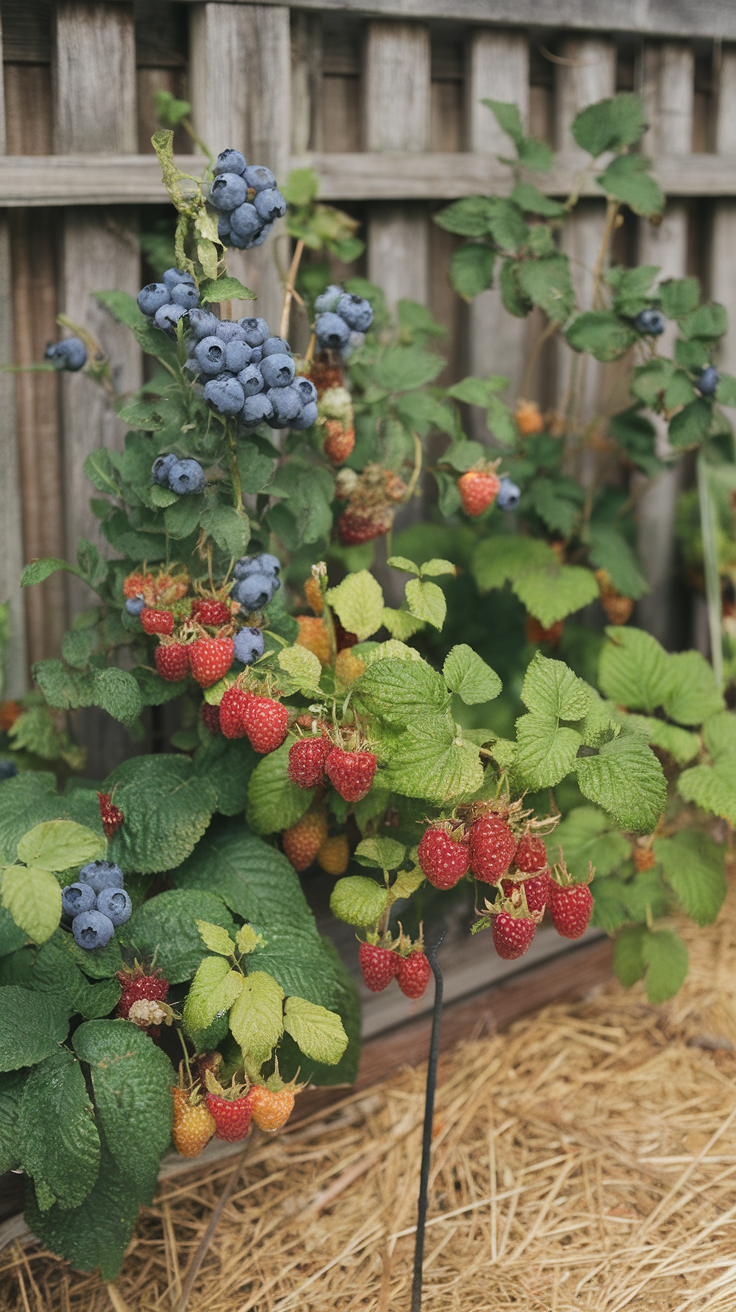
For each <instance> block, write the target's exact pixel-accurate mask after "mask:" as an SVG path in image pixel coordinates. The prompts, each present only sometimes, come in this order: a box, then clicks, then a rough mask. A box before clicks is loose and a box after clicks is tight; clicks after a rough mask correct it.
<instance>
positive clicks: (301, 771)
mask: <svg viewBox="0 0 736 1312" xmlns="http://www.w3.org/2000/svg"><path fill="white" fill-rule="evenodd" d="M331 747H332V744H331V743H330V742H329V740H328V739H327V738H317V737H315V736H312V737H311V738H299V739H297V741H296V742H295V743H292V744H291V747H290V748H289V778H290V779H291V781H292V783H294V784H298V785H299V787H300V788H316V787H317V784H320V783H321V782H322V776H323V774H324V772H325V757H326V756H327V753H328V752H329V751H330V749H331Z"/></svg>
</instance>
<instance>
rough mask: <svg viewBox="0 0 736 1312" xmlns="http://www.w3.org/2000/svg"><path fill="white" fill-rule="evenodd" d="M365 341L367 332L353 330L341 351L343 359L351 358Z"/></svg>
mask: <svg viewBox="0 0 736 1312" xmlns="http://www.w3.org/2000/svg"><path fill="white" fill-rule="evenodd" d="M364 341H365V333H356V332H352V333H351V334H350V336H349V337H348V340H347V341H346V343H345V345H344V346H343V347H342V349H341V351H340V356H341V358H342V359H343V360H349V359H350V357H351V355H352V354H353V352H354V351H357V350H358V348H359V347H360V346H362V345H363V342H364Z"/></svg>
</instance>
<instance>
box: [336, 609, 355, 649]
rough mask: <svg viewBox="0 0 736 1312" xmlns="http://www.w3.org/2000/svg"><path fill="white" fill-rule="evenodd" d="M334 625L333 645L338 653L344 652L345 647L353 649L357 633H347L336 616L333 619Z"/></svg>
mask: <svg viewBox="0 0 736 1312" xmlns="http://www.w3.org/2000/svg"><path fill="white" fill-rule="evenodd" d="M333 619H334V624H335V645H336V647H337V650H338V652H341V651H344V650H345V648H346V647H354V646H355V644H356V643H357V641H358V635H357V633H349V632H348V630H347V629H344V628H343V627H342V624H341V623H340V621H339V619H338V618H337V616H334V617H333Z"/></svg>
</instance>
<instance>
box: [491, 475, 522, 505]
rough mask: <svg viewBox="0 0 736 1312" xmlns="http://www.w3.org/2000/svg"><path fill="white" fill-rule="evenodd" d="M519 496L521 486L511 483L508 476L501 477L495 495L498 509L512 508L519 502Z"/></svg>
mask: <svg viewBox="0 0 736 1312" xmlns="http://www.w3.org/2000/svg"><path fill="white" fill-rule="evenodd" d="M520 496H521V488H520V487H517V486H516V483H512V482H511V479H510V478H502V479H501V486H500V488H499V489H498V496H497V497H496V505H497V506H498V508H499V510H513V509H514V506H517V505H518V504H519V497H520Z"/></svg>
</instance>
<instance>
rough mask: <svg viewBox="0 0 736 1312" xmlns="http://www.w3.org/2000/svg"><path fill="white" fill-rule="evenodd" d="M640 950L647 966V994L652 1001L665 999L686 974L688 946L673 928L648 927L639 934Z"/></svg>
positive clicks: (682, 981) (678, 985)
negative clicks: (655, 928) (644, 931)
mask: <svg viewBox="0 0 736 1312" xmlns="http://www.w3.org/2000/svg"><path fill="white" fill-rule="evenodd" d="M641 951H642V958H643V961H644V964H645V966H646V967H647V973H646V981H645V982H646V988H647V997H648V999H649V1001H650V1002H653V1003H659V1002H666V1001H667V999H668V998H672V997H674V995H675V993H677V991H678V989H679V988H680V985H681V984H683V983H684V981H685V978H686V976H687V968H688V954H687V948H686V947H685V944H684V943H683V941H682V939H681V938H680V936H679V934H675V932H674V930H672V929H657V930H651V929H650V930H647V931H646V933H645V934H644V935H643V936H642V947H641Z"/></svg>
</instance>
